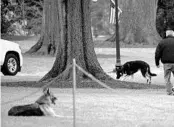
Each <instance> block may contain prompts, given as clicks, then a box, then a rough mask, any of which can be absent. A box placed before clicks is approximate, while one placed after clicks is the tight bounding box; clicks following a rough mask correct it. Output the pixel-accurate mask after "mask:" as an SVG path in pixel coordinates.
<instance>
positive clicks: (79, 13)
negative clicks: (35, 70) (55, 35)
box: [41, 0, 112, 83]
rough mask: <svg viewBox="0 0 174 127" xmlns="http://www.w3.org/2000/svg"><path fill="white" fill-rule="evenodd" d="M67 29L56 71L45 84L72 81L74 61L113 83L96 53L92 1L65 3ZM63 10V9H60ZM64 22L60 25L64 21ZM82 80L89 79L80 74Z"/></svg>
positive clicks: (50, 74) (60, 45)
mask: <svg viewBox="0 0 174 127" xmlns="http://www.w3.org/2000/svg"><path fill="white" fill-rule="evenodd" d="M63 5H64V6H63V8H64V9H63V10H65V11H63V13H62V14H63V20H62V21H63V22H64V24H63V25H62V26H63V28H62V29H61V41H60V43H58V50H57V54H56V60H55V62H54V65H53V67H52V69H51V70H50V71H49V72H48V73H47V74H46V75H45V76H44V77H43V78H42V79H41V81H50V80H51V81H53V83H56V82H57V81H58V80H71V79H72V75H71V73H72V68H71V67H72V60H73V58H75V59H76V63H77V64H78V65H79V66H81V67H82V68H83V69H84V70H86V71H87V72H89V73H91V74H92V75H93V76H94V77H96V78H97V79H99V80H111V79H112V78H111V77H110V76H108V75H107V74H106V73H105V72H104V71H103V69H102V68H101V66H100V64H99V62H98V60H97V56H96V54H95V51H94V43H93V40H92V34H91V19H90V9H89V5H90V0H66V1H64V3H63ZM60 8H61V7H60V6H59V9H60ZM62 21H60V22H62ZM77 75H78V78H80V79H82V80H83V79H85V78H86V76H85V75H84V74H82V73H81V72H79V71H78V73H77Z"/></svg>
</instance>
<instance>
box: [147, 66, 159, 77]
mask: <svg viewBox="0 0 174 127" xmlns="http://www.w3.org/2000/svg"><path fill="white" fill-rule="evenodd" d="M147 69H148V70H147V71H148V73H149V75H150V76H157V74H155V73H151V71H150V67H148V68H147Z"/></svg>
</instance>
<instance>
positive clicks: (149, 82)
mask: <svg viewBox="0 0 174 127" xmlns="http://www.w3.org/2000/svg"><path fill="white" fill-rule="evenodd" d="M145 77H146V79H147V84H149V85H150V84H151V76H150V75H149V74H148V73H146V76H145Z"/></svg>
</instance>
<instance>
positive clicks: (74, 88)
mask: <svg viewBox="0 0 174 127" xmlns="http://www.w3.org/2000/svg"><path fill="white" fill-rule="evenodd" d="M75 94H76V60H75V59H73V127H76V96H75Z"/></svg>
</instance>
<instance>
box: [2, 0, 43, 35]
mask: <svg viewBox="0 0 174 127" xmlns="http://www.w3.org/2000/svg"><path fill="white" fill-rule="evenodd" d="M42 1H43V0H32V1H30V0H2V1H1V2H2V3H1V17H2V18H1V33H2V34H6V35H8V34H10V35H16V34H17V33H18V34H21V35H23V34H22V32H21V31H25V32H26V33H27V35H30V34H38V33H39V32H40V26H41V25H40V24H41V22H42V21H41V20H40V19H41V17H42ZM24 35H25V34H24Z"/></svg>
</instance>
